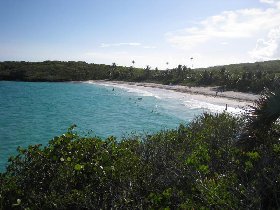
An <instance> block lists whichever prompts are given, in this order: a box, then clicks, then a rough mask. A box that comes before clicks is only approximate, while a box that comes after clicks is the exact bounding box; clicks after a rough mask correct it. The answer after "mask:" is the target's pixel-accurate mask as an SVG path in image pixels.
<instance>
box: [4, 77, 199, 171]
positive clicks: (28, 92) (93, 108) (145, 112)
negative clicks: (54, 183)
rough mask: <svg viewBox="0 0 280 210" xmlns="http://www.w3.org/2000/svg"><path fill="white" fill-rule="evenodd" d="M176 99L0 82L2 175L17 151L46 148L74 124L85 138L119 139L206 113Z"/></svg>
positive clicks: (119, 89) (128, 90)
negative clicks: (10, 157)
mask: <svg viewBox="0 0 280 210" xmlns="http://www.w3.org/2000/svg"><path fill="white" fill-rule="evenodd" d="M113 88H114V90H113ZM174 94H175V93H170V92H167V91H164V90H157V89H152V88H150V89H147V88H146V89H143V88H140V87H131V86H128V85H127V86H125V85H119V86H118V85H117V86H116V85H115V86H111V85H102V84H91V83H39V82H38V83H29V82H6V81H0V171H3V170H4V167H5V165H6V164H7V159H8V157H9V156H11V155H13V154H15V153H16V148H17V146H23V147H26V146H28V145H30V144H43V145H46V144H47V143H48V141H49V140H51V139H52V138H53V137H54V136H56V135H61V134H63V133H64V132H66V130H67V128H68V127H69V126H71V125H72V124H76V125H77V126H78V128H77V129H78V131H79V132H80V133H82V134H83V133H86V132H88V131H92V133H91V134H92V135H97V136H100V137H103V138H106V137H108V136H110V135H114V136H117V137H118V138H121V137H122V136H126V135H129V134H130V133H131V132H136V133H144V132H145V133H153V132H156V131H159V130H161V129H169V128H176V127H178V125H179V124H180V123H188V122H189V121H190V120H191V119H193V118H194V116H196V115H199V114H200V113H202V112H203V108H202V107H194V108H191V107H189V108H186V105H185V104H184V103H183V102H184V101H182V99H179V98H178V97H177V98H176V94H175V95H174ZM174 97H175V98H174Z"/></svg>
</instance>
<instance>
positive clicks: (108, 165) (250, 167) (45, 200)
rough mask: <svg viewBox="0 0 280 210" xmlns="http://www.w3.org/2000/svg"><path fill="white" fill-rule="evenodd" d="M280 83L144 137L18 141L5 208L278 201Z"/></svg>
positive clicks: (0, 189) (263, 204)
mask: <svg viewBox="0 0 280 210" xmlns="http://www.w3.org/2000/svg"><path fill="white" fill-rule="evenodd" d="M279 104H280V90H279V89H278V90H277V91H275V92H274V93H270V92H267V93H266V94H265V95H263V96H262V97H261V98H260V100H259V101H257V103H256V106H255V107H253V109H251V110H250V111H248V113H247V114H246V115H244V116H241V117H235V116H231V115H228V114H226V113H222V114H215V115H212V114H206V113H205V114H203V115H202V116H200V117H198V118H196V119H195V120H194V121H193V122H192V123H190V124H189V125H180V126H179V128H178V129H176V130H169V131H161V132H159V133H157V134H154V135H152V136H146V137H145V138H141V139H140V138H139V137H133V136H132V137H130V138H127V139H123V140H121V141H116V139H115V138H114V137H109V138H108V139H105V140H102V139H100V138H98V137H81V136H79V135H78V134H77V133H75V132H74V130H73V129H74V127H75V126H73V127H71V128H70V129H69V130H68V132H67V133H66V134H63V135H62V136H59V137H55V138H53V139H52V140H51V141H50V142H49V144H48V145H47V146H45V147H42V146H41V145H34V146H29V147H28V148H27V149H23V148H18V155H17V156H15V157H11V158H10V159H9V165H8V167H7V170H6V172H4V173H2V174H0V209H11V208H14V209H279V208H280V141H279V138H280V124H279V116H280V110H279Z"/></svg>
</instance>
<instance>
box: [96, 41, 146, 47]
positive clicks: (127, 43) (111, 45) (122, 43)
mask: <svg viewBox="0 0 280 210" xmlns="http://www.w3.org/2000/svg"><path fill="white" fill-rule="evenodd" d="M140 45H141V43H138V42H121V43H113V44H108V43H102V44H101V46H100V47H103V48H104V47H120V46H140Z"/></svg>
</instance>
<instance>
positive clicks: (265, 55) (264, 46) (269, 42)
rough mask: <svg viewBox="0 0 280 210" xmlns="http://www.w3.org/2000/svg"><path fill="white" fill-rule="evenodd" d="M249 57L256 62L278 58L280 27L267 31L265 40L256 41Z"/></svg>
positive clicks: (279, 52)
mask: <svg viewBox="0 0 280 210" xmlns="http://www.w3.org/2000/svg"><path fill="white" fill-rule="evenodd" d="M249 53H250V55H251V56H252V57H253V58H256V59H258V60H267V59H279V58H280V26H279V27H276V28H273V29H271V30H270V31H269V33H268V35H267V38H266V39H258V40H257V43H256V46H255V48H254V49H253V50H251V51H250V52H249Z"/></svg>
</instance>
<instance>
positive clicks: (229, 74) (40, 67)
mask: <svg viewBox="0 0 280 210" xmlns="http://www.w3.org/2000/svg"><path fill="white" fill-rule="evenodd" d="M135 63H136V62H135V61H134V60H133V61H132V66H130V67H123V66H118V65H117V64H116V63H112V65H104V64H88V63H85V62H74V61H68V62H61V61H44V62H0V80H21V81H52V82H55V81H73V80H74V81H84V80H105V79H106V80H123V81H134V82H140V81H142V82H143V81H145V82H156V83H162V84H167V85H170V84H181V85H188V86H219V87H220V89H221V91H223V90H237V91H242V92H255V93H260V92H262V91H263V90H264V88H267V89H269V90H276V89H277V88H279V87H280V61H279V60H276V61H266V62H258V63H254V64H235V65H227V66H217V67H210V68H206V69H191V68H188V67H186V66H183V65H178V66H177V67H176V68H173V69H167V70H159V69H158V68H155V69H154V70H152V68H151V66H149V65H147V66H146V67H145V68H144V69H142V68H135V67H134V64H135ZM166 64H167V65H168V64H169V63H168V62H167V63H166Z"/></svg>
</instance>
